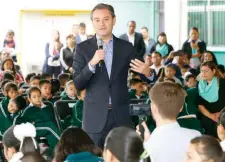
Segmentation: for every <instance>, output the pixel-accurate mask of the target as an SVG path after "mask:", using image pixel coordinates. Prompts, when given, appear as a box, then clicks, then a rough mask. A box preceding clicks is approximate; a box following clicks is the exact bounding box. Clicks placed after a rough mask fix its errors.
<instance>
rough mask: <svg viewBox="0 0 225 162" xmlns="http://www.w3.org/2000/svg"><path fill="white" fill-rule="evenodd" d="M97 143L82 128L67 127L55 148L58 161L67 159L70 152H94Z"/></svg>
mask: <svg viewBox="0 0 225 162" xmlns="http://www.w3.org/2000/svg"><path fill="white" fill-rule="evenodd" d="M94 149H95V145H94V142H93V141H92V140H91V138H90V137H89V136H88V135H87V134H86V133H85V132H84V131H83V130H82V129H81V128H74V127H72V128H68V129H66V130H65V131H64V132H63V134H62V136H61V138H60V140H59V142H58V144H57V145H56V148H55V160H56V162H62V161H65V159H66V157H67V156H68V155H69V154H73V153H80V152H90V153H93V154H94Z"/></svg>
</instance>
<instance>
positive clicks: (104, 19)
mask: <svg viewBox="0 0 225 162" xmlns="http://www.w3.org/2000/svg"><path fill="white" fill-rule="evenodd" d="M92 23H93V26H94V28H95V31H96V34H97V35H99V36H100V37H104V36H108V35H110V34H112V29H113V26H114V25H115V23H116V18H115V17H114V18H113V17H112V15H111V13H110V11H109V10H108V9H97V10H95V11H94V12H93V15H92Z"/></svg>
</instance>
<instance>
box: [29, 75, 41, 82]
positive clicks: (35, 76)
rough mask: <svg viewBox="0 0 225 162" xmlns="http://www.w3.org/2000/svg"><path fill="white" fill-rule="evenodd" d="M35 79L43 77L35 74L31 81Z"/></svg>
mask: <svg viewBox="0 0 225 162" xmlns="http://www.w3.org/2000/svg"><path fill="white" fill-rule="evenodd" d="M33 80H41V77H40V76H39V75H34V76H32V77H31V78H30V82H32V81H33Z"/></svg>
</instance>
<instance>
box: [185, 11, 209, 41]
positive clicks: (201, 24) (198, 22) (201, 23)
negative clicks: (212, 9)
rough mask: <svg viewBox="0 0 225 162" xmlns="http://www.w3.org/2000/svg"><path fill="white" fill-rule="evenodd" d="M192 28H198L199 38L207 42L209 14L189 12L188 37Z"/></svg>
mask: <svg viewBox="0 0 225 162" xmlns="http://www.w3.org/2000/svg"><path fill="white" fill-rule="evenodd" d="M191 27H197V28H198V30H199V33H200V35H199V38H200V39H201V40H204V41H205V42H207V40H208V37H207V13H206V12H189V13H188V35H189V30H190V28H191Z"/></svg>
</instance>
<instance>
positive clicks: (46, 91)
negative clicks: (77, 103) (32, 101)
mask: <svg viewBox="0 0 225 162" xmlns="http://www.w3.org/2000/svg"><path fill="white" fill-rule="evenodd" d="M39 88H40V90H41V94H42V98H43V101H50V102H51V103H52V104H54V102H55V101H54V99H53V98H52V94H51V89H52V85H51V82H50V81H49V80H41V81H40V82H39Z"/></svg>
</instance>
